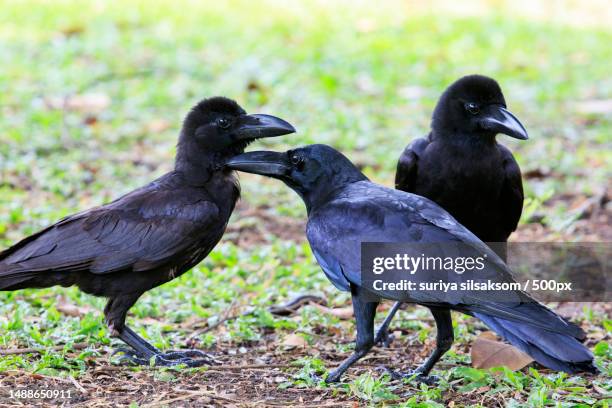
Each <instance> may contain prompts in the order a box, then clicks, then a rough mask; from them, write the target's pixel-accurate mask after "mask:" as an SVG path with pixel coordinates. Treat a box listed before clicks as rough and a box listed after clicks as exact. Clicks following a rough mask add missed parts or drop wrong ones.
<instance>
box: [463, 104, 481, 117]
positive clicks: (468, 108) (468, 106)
mask: <svg viewBox="0 0 612 408" xmlns="http://www.w3.org/2000/svg"><path fill="white" fill-rule="evenodd" d="M465 110H466V111H468V112H470V113H471V114H472V115H478V114H479V113H480V107H479V106H478V105H476V104H475V103H474V102H468V103H466V104H465Z"/></svg>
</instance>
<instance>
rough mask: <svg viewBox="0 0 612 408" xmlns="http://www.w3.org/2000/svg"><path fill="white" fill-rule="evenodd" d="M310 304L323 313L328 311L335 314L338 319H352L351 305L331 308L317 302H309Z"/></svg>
mask: <svg viewBox="0 0 612 408" xmlns="http://www.w3.org/2000/svg"><path fill="white" fill-rule="evenodd" d="M311 305H312V306H314V307H316V308H317V309H319V310H320V311H322V312H323V313H329V314H330V315H333V316H336V317H337V318H339V319H352V318H353V307H352V306H347V307H338V308H331V307H327V306H323V305H320V304H318V303H311Z"/></svg>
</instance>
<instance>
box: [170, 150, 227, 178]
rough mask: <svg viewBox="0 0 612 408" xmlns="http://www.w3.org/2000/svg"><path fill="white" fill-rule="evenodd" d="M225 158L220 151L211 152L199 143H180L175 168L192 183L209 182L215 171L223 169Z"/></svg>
mask: <svg viewBox="0 0 612 408" xmlns="http://www.w3.org/2000/svg"><path fill="white" fill-rule="evenodd" d="M223 164H224V158H223V157H222V155H221V154H220V153H218V152H211V151H208V150H206V149H204V148H202V147H199V146H197V145H192V146H188V147H187V146H181V145H179V146H178V148H177V152H176V159H175V162H174V170H175V171H177V172H180V173H181V174H183V177H184V178H185V180H186V181H187V182H188V183H189V184H192V185H195V186H201V185H204V184H206V183H208V182H209V181H210V180H211V178H212V177H213V176H214V174H215V173H218V172H220V171H221V170H222V168H223Z"/></svg>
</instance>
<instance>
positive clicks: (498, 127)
mask: <svg viewBox="0 0 612 408" xmlns="http://www.w3.org/2000/svg"><path fill="white" fill-rule="evenodd" d="M480 126H481V127H482V128H483V129H485V130H490V131H492V132H495V133H503V134H505V135H508V136H510V137H514V138H516V139H521V140H527V139H529V136H528V135H527V130H525V127H524V126H523V124H522V123H521V122H520V121H519V120H518V119H517V118H516V116H514V115H513V114H512V113H511V112H510V111H508V110H506V109H505V108H502V107H501V106H495V107H494V108H493V109H491V111H490V112H489V113H488V114H487V115H486V117H485V118H484V119H482V120H481V121H480Z"/></svg>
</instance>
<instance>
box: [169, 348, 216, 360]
mask: <svg viewBox="0 0 612 408" xmlns="http://www.w3.org/2000/svg"><path fill="white" fill-rule="evenodd" d="M163 357H164V358H165V359H168V360H175V359H177V358H190V357H202V358H212V357H210V356H209V355H208V354H206V353H204V352H203V351H200V350H174V351H169V352H167V353H164V355H163Z"/></svg>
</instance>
